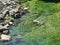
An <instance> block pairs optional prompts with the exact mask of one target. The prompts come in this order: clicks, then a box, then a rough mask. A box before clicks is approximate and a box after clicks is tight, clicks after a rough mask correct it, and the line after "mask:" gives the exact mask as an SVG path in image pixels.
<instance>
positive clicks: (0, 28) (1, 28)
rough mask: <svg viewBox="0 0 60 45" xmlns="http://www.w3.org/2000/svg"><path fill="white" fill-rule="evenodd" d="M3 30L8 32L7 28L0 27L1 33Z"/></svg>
mask: <svg viewBox="0 0 60 45" xmlns="http://www.w3.org/2000/svg"><path fill="white" fill-rule="evenodd" d="M3 30H8V28H7V27H4V26H2V25H0V31H3Z"/></svg>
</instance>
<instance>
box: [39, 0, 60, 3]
mask: <svg viewBox="0 0 60 45" xmlns="http://www.w3.org/2000/svg"><path fill="white" fill-rule="evenodd" d="M39 1H40V0H39ZM42 1H44V2H52V3H59V2H60V0H42Z"/></svg>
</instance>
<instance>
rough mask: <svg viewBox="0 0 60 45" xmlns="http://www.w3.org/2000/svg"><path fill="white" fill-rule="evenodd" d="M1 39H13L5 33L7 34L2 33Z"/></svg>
mask: <svg viewBox="0 0 60 45" xmlns="http://www.w3.org/2000/svg"><path fill="white" fill-rule="evenodd" d="M1 40H2V41H9V40H11V36H9V35H5V34H1Z"/></svg>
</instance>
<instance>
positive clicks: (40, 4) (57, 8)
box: [17, 0, 60, 45]
mask: <svg viewBox="0 0 60 45" xmlns="http://www.w3.org/2000/svg"><path fill="white" fill-rule="evenodd" d="M22 1H23V0H22ZM21 4H22V5H24V6H27V7H28V8H29V10H30V13H29V15H27V16H26V18H24V20H25V22H21V23H20V24H19V25H18V26H17V30H18V32H20V33H19V34H21V35H22V37H23V39H24V40H25V43H21V45H60V3H55V2H44V1H40V0H30V1H29V0H28V1H27V0H26V1H25V2H24V3H21ZM21 19H23V18H21ZM35 19H37V20H39V21H41V22H43V23H44V25H42V26H36V25H33V24H32V20H35Z"/></svg>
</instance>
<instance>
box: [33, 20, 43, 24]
mask: <svg viewBox="0 0 60 45" xmlns="http://www.w3.org/2000/svg"><path fill="white" fill-rule="evenodd" d="M33 24H36V25H42V24H43V23H42V22H40V21H38V20H33Z"/></svg>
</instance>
